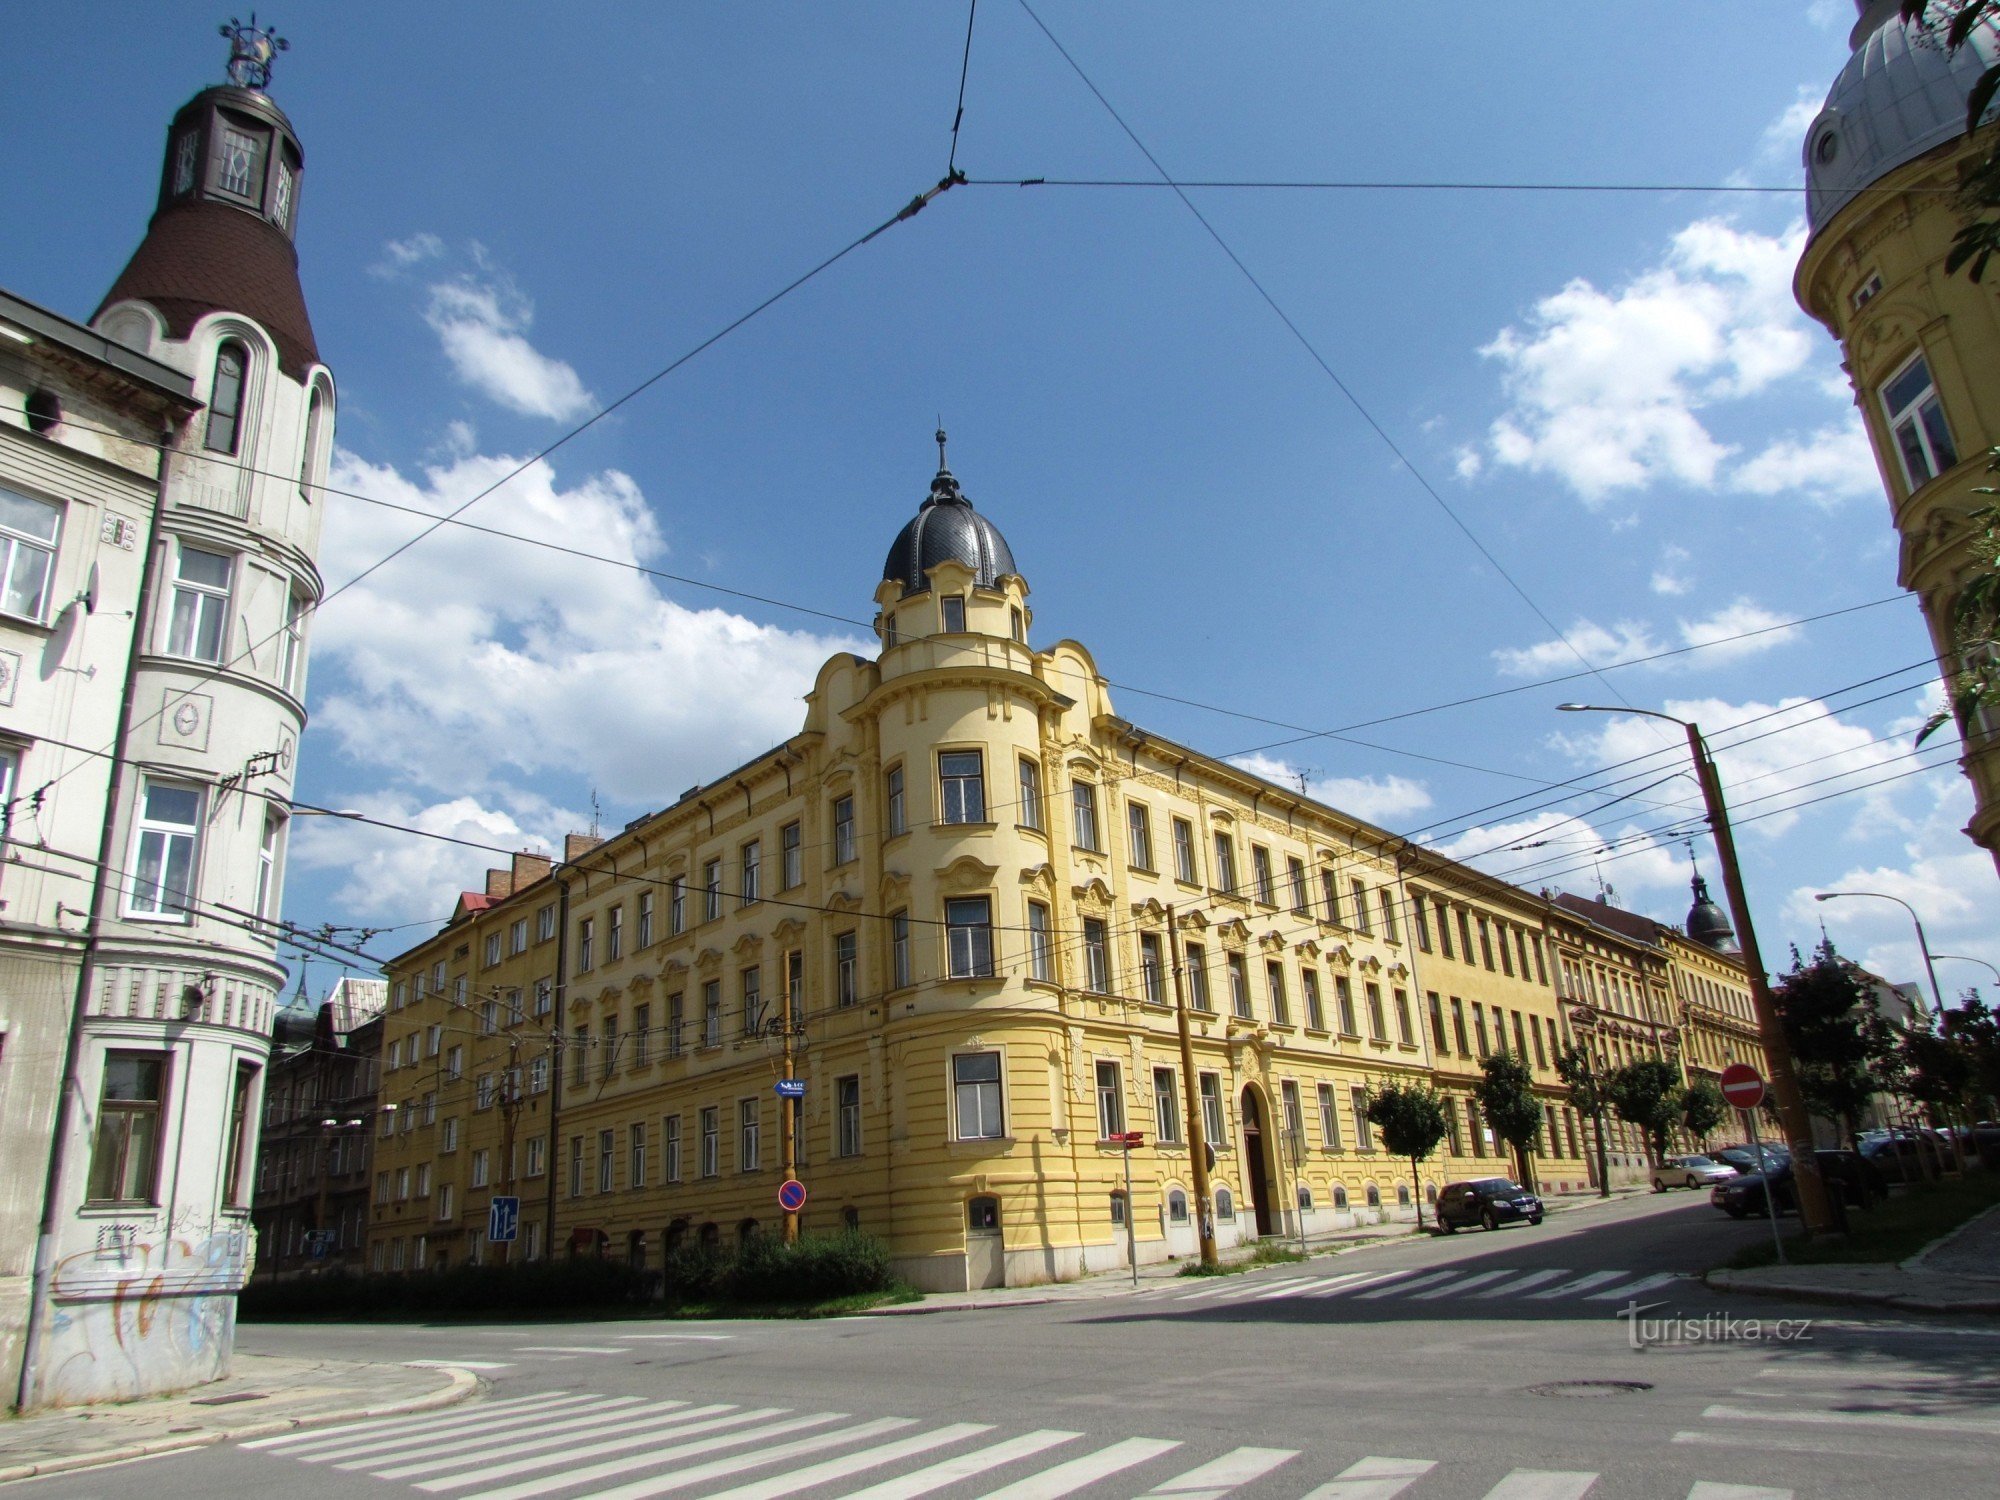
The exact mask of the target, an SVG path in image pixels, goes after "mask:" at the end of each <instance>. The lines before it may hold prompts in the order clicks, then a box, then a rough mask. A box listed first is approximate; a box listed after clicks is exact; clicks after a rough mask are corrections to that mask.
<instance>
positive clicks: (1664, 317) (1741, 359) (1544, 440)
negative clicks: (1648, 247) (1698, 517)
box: [1480, 219, 1815, 505]
mask: <svg viewBox="0 0 2000 1500" xmlns="http://www.w3.org/2000/svg"><path fill="white" fill-rule="evenodd" d="M1804 235H1805V230H1804V226H1803V225H1802V224H1793V225H1792V226H1791V227H1789V228H1788V229H1786V230H1785V231H1784V232H1783V233H1782V234H1778V235H1763V234H1758V233H1756V232H1754V231H1751V230H1745V229H1739V228H1738V227H1736V226H1735V225H1733V224H1731V223H1729V222H1727V221H1725V220H1721V219H1702V220H1699V221H1697V222H1695V223H1693V224H1690V225H1689V226H1688V227H1687V228H1685V229H1683V230H1681V231H1680V233H1678V234H1676V235H1675V236H1674V238H1673V241H1672V243H1671V244H1670V246H1669V247H1668V250H1667V253H1666V255H1665V256H1664V257H1663V258H1662V260H1661V262H1660V263H1659V264H1658V265H1657V266H1654V267H1653V268H1651V269H1649V270H1647V271H1644V272H1641V273H1640V274H1639V275H1638V276H1636V277H1634V278H1632V279H1631V280H1630V281H1628V282H1627V283H1626V284H1625V285H1623V286H1621V287H1619V288H1617V289H1616V290H1614V291H1611V292H1605V291H1601V290H1599V289H1598V288H1597V287H1595V286H1593V285H1592V284H1591V283H1590V282H1588V281H1585V280H1583V279H1581V278H1579V279H1576V280H1573V281H1571V282H1570V283H1569V284H1568V285H1567V286H1565V287H1564V288H1563V289H1562V290H1561V291H1559V292H1556V293H1554V294H1553V295H1551V296H1548V297H1545V298H1543V299H1542V300H1541V301H1540V302H1538V303H1537V304H1536V305H1535V308H1534V310H1533V313H1532V315H1531V317H1530V318H1529V320H1528V322H1527V326H1526V327H1525V328H1518V327H1509V328H1505V329H1502V330H1501V332H1500V333H1499V334H1498V335H1497V336H1496V337H1495V338H1494V339H1493V341H1492V342H1491V343H1489V344H1487V345H1486V346H1485V348H1483V349H1482V350H1481V351H1480V352H1481V353H1482V354H1484V355H1486V356H1487V357H1489V358H1491V359H1494V360H1497V361H1499V363H1500V364H1501V365H1502V367H1503V368H1504V370H1505V376H1504V385H1505V389H1506V392H1507V395H1508V397H1509V399H1510V401H1511V406H1510V408H1509V409H1508V410H1507V411H1506V412H1505V413H1504V414H1503V415H1502V416H1501V417H1500V418H1499V419H1497V420H1496V421H1495V422H1494V423H1493V426H1492V429H1491V433H1490V446H1491V451H1492V455H1493V457H1494V459H1495V460H1496V461H1497V462H1499V463H1502V464H1505V465H1508V466H1510V467H1514V468H1525V469H1529V470H1531V471H1534V472H1536V473H1546V474H1553V475H1555V476H1557V477H1558V478H1560V479H1561V480H1562V481H1563V482H1564V483H1566V484H1568V485H1569V486H1570V488H1571V489H1572V490H1574V491H1575V492H1576V493H1577V494H1578V495H1579V496H1580V497H1581V498H1582V499H1583V500H1584V501H1585V502H1586V503H1588V504H1591V505H1596V504H1599V503H1601V502H1602V501H1603V500H1604V499H1605V498H1606V497H1607V496H1609V495H1611V494H1612V493H1614V492H1615V491H1618V490H1621V489H1635V488H1641V487H1644V486H1647V485H1650V484H1653V483H1655V482H1657V481H1659V480H1663V479H1671V480H1677V481H1679V482H1681V483H1685V484H1691V485H1697V486H1700V487H1703V488H1708V487H1712V486H1713V485H1714V484H1715V483H1716V482H1717V479H1718V476H1719V475H1720V474H1721V472H1722V470H1723V467H1724V465H1725V464H1726V463H1727V462H1728V460H1729V459H1730V458H1731V457H1732V456H1733V454H1734V453H1735V451H1736V450H1735V449H1734V448H1733V447H1732V446H1730V445H1729V444H1726V443H1723V442H1721V441H1719V440H1717V439H1716V438H1715V437H1714V436H1713V435H1712V434H1711V433H1710V432H1709V430H1708V429H1707V427H1706V426H1704V425H1703V422H1702V419H1701V416H1700V415H1699V414H1700V413H1701V411H1702V410H1703V409H1704V408H1705V407H1707V406H1709V405H1711V404H1713V403H1716V402H1719V401H1727V400H1734V399H1740V398H1742V397H1744V396H1748V395H1752V394H1755V393H1757V392H1759V391H1762V390H1764V389H1766V388H1767V387H1768V386H1770V385H1771V384H1772V383H1773V382H1775V381H1777V380H1780V379H1783V378H1784V377H1786V376H1789V375H1792V374H1794V373H1796V372H1797V371H1799V370H1800V369H1802V368H1803V367H1804V366H1805V364H1806V362H1807V360H1808V359H1809V358H1810V357H1811V354H1812V352H1813V350H1814V348H1815V343H1814V340H1813V337H1812V331H1811V327H1810V325H1809V324H1808V323H1807V322H1806V321H1805V319H1804V317H1803V315H1802V314H1800V313H1799V311H1798V309H1797V308H1796V307H1795V306H1794V305H1793V303H1792V299H1791V272H1792V267H1793V265H1794V264H1796V262H1797V260H1798V254H1799V250H1800V248H1801V247H1802V245H1803V244H1804Z"/></svg>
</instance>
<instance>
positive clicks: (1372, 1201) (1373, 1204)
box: [1368, 1182, 1382, 1208]
mask: <svg viewBox="0 0 2000 1500" xmlns="http://www.w3.org/2000/svg"><path fill="white" fill-rule="evenodd" d="M1368 1206H1369V1207H1370V1208H1380V1207H1381V1206H1382V1190H1381V1189H1380V1188H1378V1187H1377V1186H1375V1184H1374V1183H1372V1182H1371V1183H1369V1184H1368Z"/></svg>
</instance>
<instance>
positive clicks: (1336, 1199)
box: [1333, 1183, 1347, 1208]
mask: <svg viewBox="0 0 2000 1500" xmlns="http://www.w3.org/2000/svg"><path fill="white" fill-rule="evenodd" d="M1333 1206H1334V1207H1335V1208H1345V1207H1347V1189H1346V1188H1344V1187H1342V1186H1341V1185H1340V1184H1339V1183H1335V1184H1334V1185H1333Z"/></svg>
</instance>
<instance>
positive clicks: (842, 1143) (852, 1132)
mask: <svg viewBox="0 0 2000 1500" xmlns="http://www.w3.org/2000/svg"><path fill="white" fill-rule="evenodd" d="M833 1114H834V1147H833V1149H834V1154H835V1155H836V1156H859V1155H860V1154H861V1075H860V1074H859V1073H850V1074H848V1075H847V1076H846V1077H844V1078H836V1079H835V1080H834V1083H833Z"/></svg>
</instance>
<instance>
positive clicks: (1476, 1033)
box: [1472, 1000, 1493, 1057]
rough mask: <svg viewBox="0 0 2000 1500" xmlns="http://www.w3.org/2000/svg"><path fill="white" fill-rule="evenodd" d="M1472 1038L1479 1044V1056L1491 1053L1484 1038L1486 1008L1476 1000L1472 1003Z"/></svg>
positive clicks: (1490, 1048) (1485, 1037)
mask: <svg viewBox="0 0 2000 1500" xmlns="http://www.w3.org/2000/svg"><path fill="white" fill-rule="evenodd" d="M1472 1036H1473V1040H1475V1041H1476V1042H1478V1043H1479V1055H1480V1056H1481V1057H1484V1056H1485V1055H1486V1054H1487V1053H1488V1052H1490V1051H1492V1050H1493V1049H1492V1047H1491V1046H1490V1045H1489V1044H1488V1042H1487V1036H1486V1007H1485V1006H1483V1005H1481V1004H1480V1003H1479V1002H1478V1001H1477V1000H1475V1001H1473V1002H1472Z"/></svg>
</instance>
